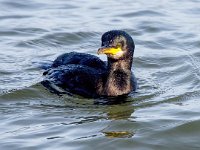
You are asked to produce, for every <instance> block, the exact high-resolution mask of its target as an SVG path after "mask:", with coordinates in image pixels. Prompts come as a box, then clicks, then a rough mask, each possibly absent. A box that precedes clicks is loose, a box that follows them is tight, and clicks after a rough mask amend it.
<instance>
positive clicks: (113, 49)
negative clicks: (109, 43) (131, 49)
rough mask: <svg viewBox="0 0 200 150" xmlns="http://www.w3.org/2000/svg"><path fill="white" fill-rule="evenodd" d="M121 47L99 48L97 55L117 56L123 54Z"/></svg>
mask: <svg viewBox="0 0 200 150" xmlns="http://www.w3.org/2000/svg"><path fill="white" fill-rule="evenodd" d="M121 51H122V49H121V47H102V48H99V49H98V51H97V54H112V55H116V54H117V53H119V52H121Z"/></svg>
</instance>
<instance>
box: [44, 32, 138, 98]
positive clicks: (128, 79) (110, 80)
mask: <svg viewBox="0 0 200 150" xmlns="http://www.w3.org/2000/svg"><path fill="white" fill-rule="evenodd" d="M101 41H102V44H101V47H100V48H99V49H98V51H97V53H98V54H106V55H107V62H104V61H102V60H101V59H100V58H98V57H97V56H94V55H91V54H85V53H77V52H70V53H66V54H62V55H61V56H58V57H57V58H56V59H55V60H54V62H53V64H52V65H51V68H50V69H49V70H47V71H45V72H44V73H43V74H44V76H45V78H44V80H43V81H42V84H43V85H44V86H45V87H47V88H49V89H51V90H52V89H53V90H55V91H57V90H58V88H59V89H62V90H63V91H65V92H67V93H71V94H77V95H81V96H83V97H91V98H92V97H93V98H96V97H117V96H124V95H128V94H129V93H130V92H132V91H135V90H136V87H137V82H136V78H135V76H134V75H133V73H132V71H131V68H132V62H133V54H134V49H135V44H134V41H133V39H132V37H131V36H130V35H129V34H128V33H126V32H125V31H121V30H111V31H108V32H106V33H104V34H103V35H102V38H101ZM55 87H58V88H55Z"/></svg>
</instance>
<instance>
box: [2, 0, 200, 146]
mask: <svg viewBox="0 0 200 150" xmlns="http://www.w3.org/2000/svg"><path fill="white" fill-rule="evenodd" d="M199 3H200V2H199V1H197V0H196V1H195V0H192V1H189V0H183V1H178V0H163V1H159V0H152V1H145V0H140V1H134V2H133V1H131V0H126V1H122V0H119V1H114V0H111V1H89V0H74V1H63V0H58V1H51V0H45V1H42V2H40V1H38V0H26V1H24V0H18V1H11V0H1V1H0V8H1V9H0V46H1V49H0V114H1V117H0V120H1V122H0V134H1V140H0V149H2V150H3V149H12V150H14V149H24V150H27V149H34V150H35V149H48V150H51V149H76V150H77V149H80V150H82V149H87V150H90V149H102V148H103V149H141V150H144V149H154V150H156V149H158V150H168V149H181V150H188V149H199V147H200V144H199V141H200V138H199V135H200V133H199V131H200V130H199V129H200V128H199V127H200V121H199V120H200V111H199V105H200V104H199V97H200V84H199V81H200V71H199V68H200V61H199V57H200V53H199V49H200V41H199V39H200V34H199V31H200V26H199V23H200V19H199V17H198V16H199V14H200V9H199ZM111 29H122V30H125V31H127V32H128V33H129V34H130V35H132V37H133V39H134V41H135V44H136V50H135V54H134V62H133V68H132V70H133V71H134V73H135V75H136V77H137V78H138V84H139V89H138V91H137V92H136V93H131V94H130V95H129V97H127V98H119V99H118V100H116V99H105V98H104V99H95V100H93V99H84V98H82V97H78V96H75V97H70V96H68V95H65V94H64V95H62V94H61V95H56V94H53V93H51V92H49V91H48V90H46V89H45V88H44V87H43V86H41V85H40V81H41V80H42V79H43V76H42V73H43V70H42V69H41V66H42V65H44V64H45V65H47V66H48V65H49V63H50V62H51V61H52V60H54V59H55V58H56V57H57V56H58V55H60V54H62V53H65V52H71V51H77V52H84V53H90V54H93V55H96V51H97V49H98V48H99V46H100V44H101V41H100V38H101V35H102V34H103V33H104V32H106V31H108V30H111ZM100 57H101V59H103V60H106V57H105V56H100Z"/></svg>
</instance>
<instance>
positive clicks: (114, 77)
mask: <svg viewBox="0 0 200 150" xmlns="http://www.w3.org/2000/svg"><path fill="white" fill-rule="evenodd" d="M131 65H132V62H131V63H130V62H129V60H127V59H126V60H123V59H122V60H117V61H116V60H108V70H109V71H108V76H107V81H106V84H105V87H104V89H105V92H106V95H108V96H118V95H125V94H128V93H130V91H131V90H132V88H133V87H132V80H131V76H132V73H131Z"/></svg>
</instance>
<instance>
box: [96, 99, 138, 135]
mask: <svg viewBox="0 0 200 150" xmlns="http://www.w3.org/2000/svg"><path fill="white" fill-rule="evenodd" d="M98 102H101V104H104V105H105V104H107V107H106V110H105V111H106V114H107V119H108V120H110V123H109V125H108V126H107V127H106V128H104V129H103V130H102V133H103V134H104V135H105V136H106V137H107V138H131V137H133V136H134V132H133V131H131V130H130V129H131V128H132V126H131V124H132V123H133V121H130V120H131V119H132V114H133V112H134V106H133V105H132V98H129V97H117V98H109V99H104V100H103V99H102V100H101V101H98ZM126 122H127V123H126ZM121 124H126V125H125V126H123V125H121Z"/></svg>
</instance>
